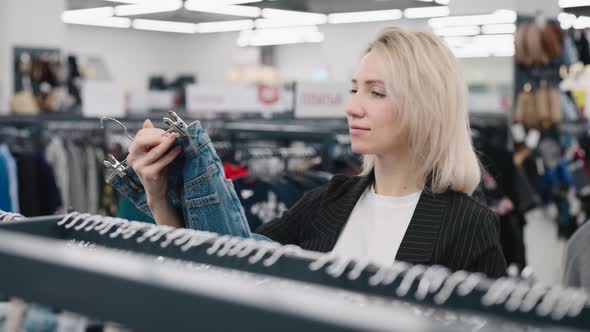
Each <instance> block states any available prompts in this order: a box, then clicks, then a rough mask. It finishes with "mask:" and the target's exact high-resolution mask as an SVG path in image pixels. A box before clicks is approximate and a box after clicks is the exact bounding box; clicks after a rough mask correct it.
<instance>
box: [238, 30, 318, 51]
mask: <svg viewBox="0 0 590 332" xmlns="http://www.w3.org/2000/svg"><path fill="white" fill-rule="evenodd" d="M323 40H324V34H323V33H322V32H320V31H319V30H318V28H317V27H315V26H314V27H295V28H277V29H259V30H245V31H242V32H241V33H240V37H239V38H238V45H239V46H242V47H245V46H266V45H285V44H297V43H319V42H322V41H323Z"/></svg>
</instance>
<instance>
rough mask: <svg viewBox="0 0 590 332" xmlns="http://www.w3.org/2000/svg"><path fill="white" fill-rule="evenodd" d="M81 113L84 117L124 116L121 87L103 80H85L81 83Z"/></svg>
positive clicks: (123, 98) (123, 97) (123, 100)
mask: <svg viewBox="0 0 590 332" xmlns="http://www.w3.org/2000/svg"><path fill="white" fill-rule="evenodd" d="M82 114H83V115H84V116H86V117H102V116H110V117H122V116H125V94H124V92H123V89H122V88H121V87H120V86H118V85H116V84H114V83H112V82H105V81H85V82H84V83H83V84H82Z"/></svg>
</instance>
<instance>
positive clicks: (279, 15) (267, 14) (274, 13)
mask: <svg viewBox="0 0 590 332" xmlns="http://www.w3.org/2000/svg"><path fill="white" fill-rule="evenodd" d="M262 17H264V18H266V19H271V20H301V21H304V22H308V23H309V22H315V24H325V23H327V22H328V17H327V16H326V15H324V14H317V13H308V12H299V11H294V10H282V9H272V8H265V9H263V10H262Z"/></svg>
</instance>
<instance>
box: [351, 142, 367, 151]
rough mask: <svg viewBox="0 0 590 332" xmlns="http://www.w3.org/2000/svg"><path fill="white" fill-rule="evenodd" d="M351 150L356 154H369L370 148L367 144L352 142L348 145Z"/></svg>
mask: <svg viewBox="0 0 590 332" xmlns="http://www.w3.org/2000/svg"><path fill="white" fill-rule="evenodd" d="M350 148H351V150H352V152H354V153H358V154H371V153H372V152H371V149H370V148H369V147H368V146H365V145H363V144H354V142H353V143H352V144H351V146H350Z"/></svg>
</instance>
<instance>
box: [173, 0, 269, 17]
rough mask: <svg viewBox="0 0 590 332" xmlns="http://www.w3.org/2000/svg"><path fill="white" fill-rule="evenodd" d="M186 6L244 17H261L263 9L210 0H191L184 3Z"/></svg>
mask: <svg viewBox="0 0 590 332" xmlns="http://www.w3.org/2000/svg"><path fill="white" fill-rule="evenodd" d="M184 8H185V9H187V10H192V11H197V12H203V13H212V14H222V15H230V16H243V17H254V18H256V17H259V16H260V13H261V10H260V8H257V7H253V6H241V5H219V4H214V3H210V2H202V1H199V0H189V1H187V2H185V3H184Z"/></svg>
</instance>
